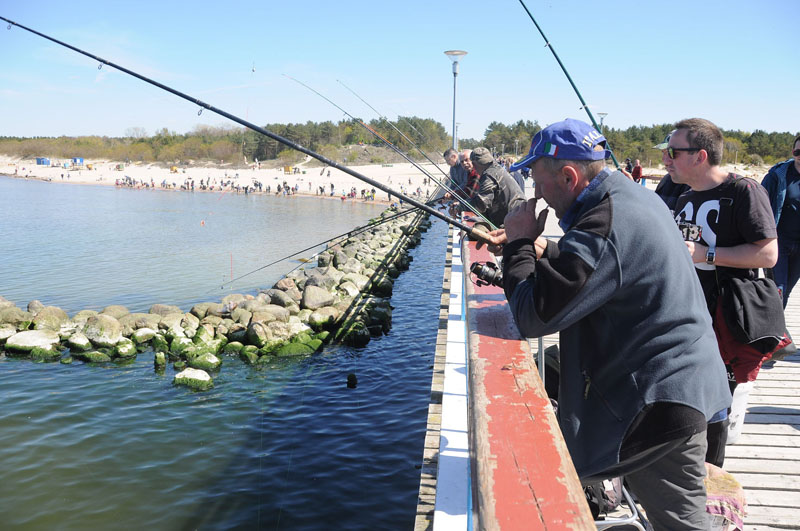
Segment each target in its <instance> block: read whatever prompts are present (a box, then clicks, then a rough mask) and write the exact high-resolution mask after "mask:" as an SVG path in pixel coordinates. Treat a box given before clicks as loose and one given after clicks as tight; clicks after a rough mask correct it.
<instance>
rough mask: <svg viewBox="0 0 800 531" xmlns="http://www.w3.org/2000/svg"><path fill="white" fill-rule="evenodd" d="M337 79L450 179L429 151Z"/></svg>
mask: <svg viewBox="0 0 800 531" xmlns="http://www.w3.org/2000/svg"><path fill="white" fill-rule="evenodd" d="M336 81H337V82H338V83H339V84H340V85H342V86H343V87H344V88H346V89H347V90H349V91H350V92H352V93H353V95H354V96H355V97H356V98H358V99H360V100H361V101H362V102H363V103H364V105H366V106H367V107H369V108H370V109H372V110H373V111H374V112H375V114H377V115H378V117H379V118H380V119H381V120H383V121H385V122H386V123H387V124H389V125H390V126H391V127H392V129H394V130H395V131H397V132H398V133H400V136H401V137H403V138H404V139H405V141H406V142H408V143H409V144H411V146H413V147H414V148H415V149H416V150H417V151H419V152H420V154H422V156H423V157H425V158H426V159H427V160H428V162H430V163H431V164H433V165H434V166H435V167H436V169H438V170H439V171H440V172H442V175H444V176H445V177H446V178H448V179H449V178H450V176H449V175H448V174H447V173H445V172H444V170H443V169H441V168H440V167H439V165H438V164H436V163H435V162H433V161H432V160H431V158H430V157H429V156H428V155H427V153H425V152H424V151H422V149H421V148H420V147H419V146H418V145H417V144H415V143H414V141H413V140H411V139H410V138H408V137H407V136H406V135H405V133H403V132H402V131H401V130H400V129H398V128H397V127H396V126H395V125H394V124H393V123H392V122H391V121H390V120H389V119H388V118H387V117H386V116H384V115H383V114H381V113H380V112H378V109H376V108H375V107H373V106H372V105H370V104H369V103H367V101H366V100H365V99H364V98H362V97H361V96H359V95H358V94H357V93H356V91H355V90H353V89H351V88H350V87H348V86H347V85H345V84H344V83H343V82H342V81H341V80H339V79H337V80H336Z"/></svg>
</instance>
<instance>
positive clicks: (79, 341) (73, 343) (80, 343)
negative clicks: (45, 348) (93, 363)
mask: <svg viewBox="0 0 800 531" xmlns="http://www.w3.org/2000/svg"><path fill="white" fill-rule="evenodd" d="M67 346H68V347H69V349H70V350H71V351H79V352H85V351H87V350H91V349H92V343H91V341H89V338H88V337H86V336H85V335H84V333H83V332H75V333H74V334H72V335H71V336H69V339H67Z"/></svg>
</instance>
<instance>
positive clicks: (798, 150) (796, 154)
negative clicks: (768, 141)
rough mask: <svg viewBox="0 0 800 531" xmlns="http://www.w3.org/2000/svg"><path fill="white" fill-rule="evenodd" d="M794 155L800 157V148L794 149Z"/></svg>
mask: <svg viewBox="0 0 800 531" xmlns="http://www.w3.org/2000/svg"><path fill="white" fill-rule="evenodd" d="M792 155H794V156H795V157H800V149H795V150H794V151H792Z"/></svg>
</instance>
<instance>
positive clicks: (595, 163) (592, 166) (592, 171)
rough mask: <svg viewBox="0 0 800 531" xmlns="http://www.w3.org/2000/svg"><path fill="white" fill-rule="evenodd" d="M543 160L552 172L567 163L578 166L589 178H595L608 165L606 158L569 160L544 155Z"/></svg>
mask: <svg viewBox="0 0 800 531" xmlns="http://www.w3.org/2000/svg"><path fill="white" fill-rule="evenodd" d="M539 160H541V161H542V164H543V165H544V167H545V168H547V171H549V172H551V173H555V172H557V171H558V170H560V169H561V168H563V167H564V166H566V165H567V164H569V165H570V166H576V167H577V168H578V169H580V171H581V173H582V174H583V176H584V177H586V178H587V179H588V180H592V179H594V176H595V175H597V174H598V173H600V172H601V171H602V170H603V168H605V167H606V161H605V160H567V159H556V158H553V157H542V158H541V159H539Z"/></svg>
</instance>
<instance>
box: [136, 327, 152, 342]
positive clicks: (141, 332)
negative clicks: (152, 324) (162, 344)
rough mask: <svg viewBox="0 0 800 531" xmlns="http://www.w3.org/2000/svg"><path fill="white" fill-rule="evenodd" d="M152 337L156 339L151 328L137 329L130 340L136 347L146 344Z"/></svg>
mask: <svg viewBox="0 0 800 531" xmlns="http://www.w3.org/2000/svg"><path fill="white" fill-rule="evenodd" d="M154 337H156V331H155V330H153V329H152V328H139V329H138V330H136V331H135V332H134V333H133V335H132V336H131V339H132V340H133V342H134V343H136V344H137V345H141V344H142V343H147V342H148V341H150V340H151V339H153V338H154Z"/></svg>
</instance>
